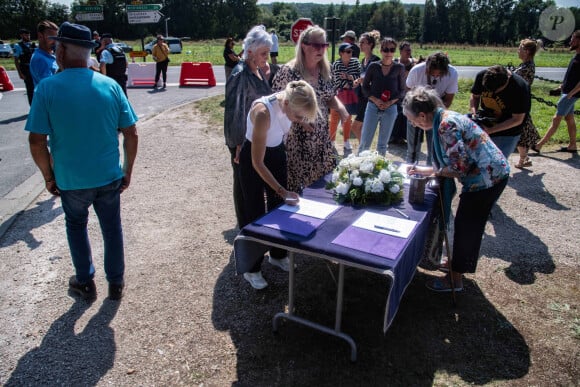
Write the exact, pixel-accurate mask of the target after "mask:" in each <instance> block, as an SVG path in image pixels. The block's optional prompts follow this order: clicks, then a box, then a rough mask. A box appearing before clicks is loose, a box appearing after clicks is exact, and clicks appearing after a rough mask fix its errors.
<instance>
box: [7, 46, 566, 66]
mask: <svg viewBox="0 0 580 387" xmlns="http://www.w3.org/2000/svg"><path fill="white" fill-rule="evenodd" d="M126 43H127V44H129V45H130V46H132V47H133V49H134V50H138V51H140V50H141V42H140V41H126ZM412 47H413V56H414V57H415V58H419V57H420V56H423V57H426V56H428V55H429V54H431V53H433V52H435V51H443V52H445V53H447V54H448V55H449V58H450V59H451V63H452V64H453V65H455V66H491V65H494V64H503V65H508V64H514V65H517V64H518V63H519V62H520V61H519V59H518V55H517V49H516V48H515V47H495V46H462V45H422V46H420V45H418V44H413V45H412ZM223 49H224V46H223V41H218V40H205V41H195V42H192V41H188V42H183V51H182V53H181V54H172V55H171V63H170V65H171V66H178V65H181V63H182V62H211V63H212V64H214V65H219V64H222V63H223V62H224V59H223V57H222V53H223ZM241 49H242V44H241V42H237V43H236V46H235V47H234V50H235V51H236V52H239V51H241ZM375 51H376V50H375ZM337 56H338V45H337V47H336V50H335V58H336V57H337ZM293 57H294V45H293V44H291V43H283V44H281V46H280V50H279V57H278V61H279V62H280V63H285V62H287V61H289V60H290V59H292V58H293ZM328 58H329V60H332V49H329V50H328ZM570 58H571V53H570V52H569V51H568V50H566V49H550V50H543V51H540V52H539V53H538V54H537V55H536V66H538V67H567V66H568V62H569V61H570ZM137 60H140V59H137ZM148 60H149V61H151V60H152V59H151V58H150V57H149V58H148ZM0 66H4V68H5V69H6V70H14V60H13V59H12V58H7V59H4V58H3V59H0Z"/></svg>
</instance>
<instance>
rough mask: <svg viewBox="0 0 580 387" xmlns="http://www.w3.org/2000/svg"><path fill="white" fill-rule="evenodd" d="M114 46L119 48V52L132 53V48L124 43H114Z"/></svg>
mask: <svg viewBox="0 0 580 387" xmlns="http://www.w3.org/2000/svg"><path fill="white" fill-rule="evenodd" d="M115 46H117V47H119V48H121V50H123V52H131V51H133V47H131V46H129V45H128V44H127V43H124V42H117V43H115Z"/></svg>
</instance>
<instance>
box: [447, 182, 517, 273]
mask: <svg viewBox="0 0 580 387" xmlns="http://www.w3.org/2000/svg"><path fill="white" fill-rule="evenodd" d="M507 181H508V178H507V177H506V178H505V179H503V180H502V181H500V182H499V183H497V184H496V185H494V186H493V187H490V188H488V189H484V190H482V191H476V192H463V193H462V194H461V195H459V207H458V208H457V213H456V214H455V233H454V234H453V264H452V268H453V271H454V272H456V273H475V269H476V268H477V261H478V260H479V249H480V248H481V238H482V237H483V232H484V230H485V224H486V223H487V219H488V217H489V212H490V211H491V208H492V207H493V205H494V203H495V202H496V201H497V199H499V197H500V196H501V194H502V192H503V190H504V188H505V187H506V185H507Z"/></svg>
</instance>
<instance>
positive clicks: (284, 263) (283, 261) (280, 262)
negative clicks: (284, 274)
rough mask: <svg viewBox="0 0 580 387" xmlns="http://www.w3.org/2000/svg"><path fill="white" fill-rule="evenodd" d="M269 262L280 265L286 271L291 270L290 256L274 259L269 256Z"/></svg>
mask: <svg viewBox="0 0 580 387" xmlns="http://www.w3.org/2000/svg"><path fill="white" fill-rule="evenodd" d="M268 262H270V264H271V265H274V266H276V267H279V268H280V269H282V270H284V271H290V260H289V259H288V257H285V258H282V259H274V258H272V257H269V258H268Z"/></svg>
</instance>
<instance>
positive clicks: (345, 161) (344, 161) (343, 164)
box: [338, 159, 350, 168]
mask: <svg viewBox="0 0 580 387" xmlns="http://www.w3.org/2000/svg"><path fill="white" fill-rule="evenodd" d="M349 165H350V161H349V160H348V159H342V160H340V163H339V164H338V166H339V167H341V168H348V166H349Z"/></svg>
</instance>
